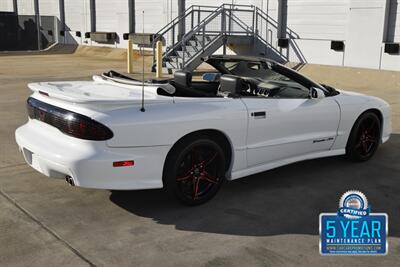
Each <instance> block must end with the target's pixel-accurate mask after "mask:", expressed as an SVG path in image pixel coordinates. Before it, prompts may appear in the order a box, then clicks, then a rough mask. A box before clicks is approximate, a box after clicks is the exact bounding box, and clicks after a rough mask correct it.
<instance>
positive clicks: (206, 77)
mask: <svg viewBox="0 0 400 267" xmlns="http://www.w3.org/2000/svg"><path fill="white" fill-rule="evenodd" d="M201 78H202V79H203V81H208V82H218V81H219V79H220V78H221V74H220V73H215V72H214V73H213V72H209V73H204V74H203V76H202V77H201Z"/></svg>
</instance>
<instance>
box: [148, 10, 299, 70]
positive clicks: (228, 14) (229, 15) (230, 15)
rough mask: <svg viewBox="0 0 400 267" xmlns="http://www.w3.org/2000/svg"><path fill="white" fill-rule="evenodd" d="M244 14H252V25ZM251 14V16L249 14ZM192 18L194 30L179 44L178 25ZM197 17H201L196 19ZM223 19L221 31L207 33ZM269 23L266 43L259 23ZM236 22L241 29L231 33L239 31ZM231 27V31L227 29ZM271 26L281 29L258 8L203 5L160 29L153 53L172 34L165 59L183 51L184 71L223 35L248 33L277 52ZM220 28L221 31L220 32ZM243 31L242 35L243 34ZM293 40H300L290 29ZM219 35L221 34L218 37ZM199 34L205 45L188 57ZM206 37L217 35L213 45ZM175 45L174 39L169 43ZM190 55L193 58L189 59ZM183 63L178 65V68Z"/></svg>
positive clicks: (186, 12)
mask: <svg viewBox="0 0 400 267" xmlns="http://www.w3.org/2000/svg"><path fill="white" fill-rule="evenodd" d="M205 12H207V13H209V14H207V16H206V17H205V18H203V19H201V21H200V16H201V13H202V14H204V13H205ZM243 12H249V13H250V14H252V17H253V19H252V22H249V23H247V22H244V21H243V20H242V19H241V18H240V17H238V16H237V15H236V14H243ZM235 13H236V14H235ZM249 13H248V14H249ZM190 15H191V16H192V17H191V20H188V21H191V26H192V28H191V29H190V30H189V31H188V32H186V33H184V35H183V36H180V35H178V38H177V40H176V41H175V38H176V35H175V33H176V32H175V31H176V27H177V24H179V23H181V22H182V20H185V22H184V23H186V20H187V19H188V16H190ZM196 15H197V16H196ZM219 15H221V23H220V26H218V27H221V28H220V30H214V29H209V30H208V31H206V27H207V26H208V25H209V24H211V23H213V22H215V18H217V17H218V16H219ZM194 16H196V17H197V22H196V21H195V19H194V18H195V17H194ZM228 20H229V21H228ZM264 21H265V22H266V34H267V36H266V38H267V39H264V37H263V36H261V35H260V34H259V32H258V27H259V25H258V23H259V22H264ZM232 22H234V23H235V25H236V26H238V27H239V29H235V30H233V31H232V30H231V28H232V27H236V26H233V25H232ZM227 25H229V26H228V27H229V29H228V27H227ZM268 25H271V26H272V28H278V22H277V21H275V20H274V19H273V18H271V17H270V16H269V15H268V13H266V12H264V11H263V10H261V9H260V8H258V7H257V6H254V5H240V4H239V5H238V4H222V5H220V6H202V5H192V6H190V7H189V8H187V9H186V10H185V12H184V14H183V15H181V16H178V17H176V18H174V19H173V20H172V21H170V22H169V23H168V24H167V25H165V26H164V27H163V28H162V29H160V30H159V31H158V32H157V33H156V34H155V36H154V39H153V50H154V48H155V43H156V42H157V41H158V40H160V39H161V40H162V38H163V37H166V34H170V32H171V31H172V43H171V45H170V46H169V47H168V49H167V51H165V52H164V53H163V58H165V57H167V56H169V55H173V54H172V53H175V52H176V51H178V50H180V51H182V52H183V53H182V55H181V57H180V58H181V60H182V65H181V66H182V68H185V66H186V63H188V64H189V63H190V62H191V61H192V60H193V59H194V58H196V57H198V56H199V54H201V53H202V52H204V50H205V49H207V48H208V47H209V46H210V45H211V44H212V43H213V42H214V40H218V39H219V38H220V37H221V35H235V34H243V33H245V34H246V35H249V34H250V35H252V36H254V37H255V38H258V39H260V41H262V42H263V43H265V44H267V45H268V47H271V48H272V49H274V50H275V48H274V47H273V46H272V45H271V44H270V43H269V42H268V39H269V38H268V34H271V35H272V31H271V30H270V29H268ZM218 27H217V29H219V28H218ZM241 29H242V30H243V31H242V30H241ZM287 30H288V33H289V36H290V37H296V36H297V34H296V33H294V32H293V31H292V30H290V29H287ZM215 33H217V34H216V35H215ZM196 34H199V35H202V36H203V38H202V41H199V49H195V50H194V53H193V54H192V53H190V54H187V52H186V46H187V43H188V41H190V40H192V39H193V36H194V35H196ZM206 35H214V36H215V39H214V40H213V41H207V43H206V41H205V40H207V39H206ZM169 41H171V39H169ZM188 55H189V58H187V56H188ZM180 64H181V63H179V61H178V66H179V65H180Z"/></svg>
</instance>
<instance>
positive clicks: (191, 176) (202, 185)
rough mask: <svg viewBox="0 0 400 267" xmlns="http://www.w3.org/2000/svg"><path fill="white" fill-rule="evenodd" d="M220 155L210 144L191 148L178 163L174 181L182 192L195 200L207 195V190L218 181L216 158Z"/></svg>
mask: <svg viewBox="0 0 400 267" xmlns="http://www.w3.org/2000/svg"><path fill="white" fill-rule="evenodd" d="M220 158H221V155H220V154H219V153H218V151H216V150H215V149H214V148H213V147H211V146H206V145H202V146H198V147H195V148H193V149H192V150H191V151H190V152H188V153H187V154H186V155H185V156H184V157H183V160H182V162H180V163H179V166H180V167H179V168H178V171H177V177H176V182H177V184H178V186H179V187H180V188H181V190H182V192H183V193H184V194H185V195H186V196H187V197H189V196H190V198H191V199H192V200H197V199H200V198H202V197H203V196H205V195H207V192H209V191H210V189H211V188H212V187H213V186H217V185H218V182H219V179H220V178H219V177H218V176H219V175H218V159H220Z"/></svg>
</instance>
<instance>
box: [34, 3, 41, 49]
mask: <svg viewBox="0 0 400 267" xmlns="http://www.w3.org/2000/svg"><path fill="white" fill-rule="evenodd" d="M34 9H35V24H36V35H37V48H38V50H41V49H42V38H41V32H40V28H41V27H40V13H39V0H34Z"/></svg>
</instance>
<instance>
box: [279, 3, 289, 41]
mask: <svg viewBox="0 0 400 267" xmlns="http://www.w3.org/2000/svg"><path fill="white" fill-rule="evenodd" d="M286 27H287V0H279V2H278V38H287V37H286Z"/></svg>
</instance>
